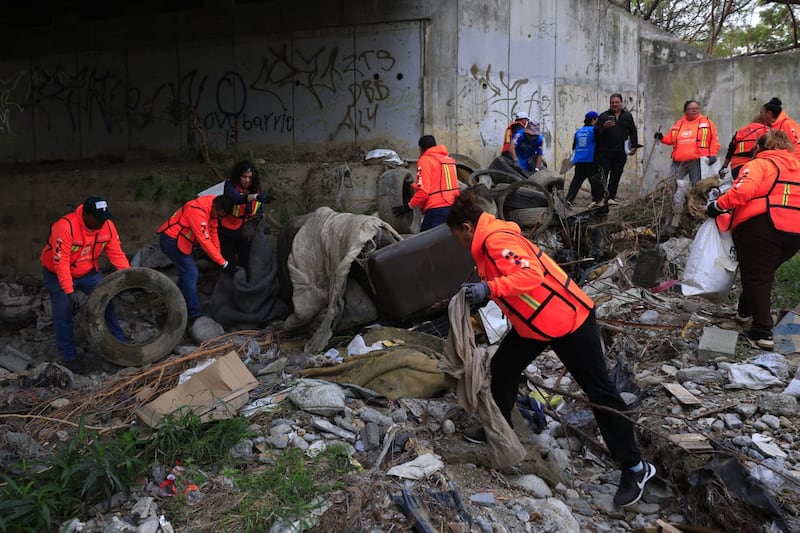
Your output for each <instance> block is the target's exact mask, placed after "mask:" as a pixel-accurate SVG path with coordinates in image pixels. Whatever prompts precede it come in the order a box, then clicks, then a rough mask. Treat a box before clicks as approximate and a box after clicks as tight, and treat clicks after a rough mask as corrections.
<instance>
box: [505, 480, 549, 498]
mask: <svg viewBox="0 0 800 533" xmlns="http://www.w3.org/2000/svg"><path fill="white" fill-rule="evenodd" d="M508 481H509V483H511V485H512V486H514V487H519V488H521V489H524V490H527V491H528V492H530V493H531V494H533V495H534V496H535V497H537V498H549V497H551V496H552V495H553V491H552V490H550V487H548V486H547V483H545V481H544V480H543V479H542V478H540V477H539V476H534V475H533V474H527V475H524V476H517V477H512V478H509V480H508Z"/></svg>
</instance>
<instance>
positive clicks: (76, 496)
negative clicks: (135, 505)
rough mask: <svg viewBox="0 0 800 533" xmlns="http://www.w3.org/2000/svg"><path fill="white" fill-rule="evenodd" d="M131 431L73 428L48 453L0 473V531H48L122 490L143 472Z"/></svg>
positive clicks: (137, 444) (134, 435) (137, 440)
mask: <svg viewBox="0 0 800 533" xmlns="http://www.w3.org/2000/svg"><path fill="white" fill-rule="evenodd" d="M139 442H140V441H139V439H138V438H137V436H136V434H135V432H134V431H133V430H128V431H125V432H122V433H117V434H116V435H114V437H113V438H111V439H108V438H107V439H102V438H101V437H100V436H99V435H98V434H96V433H94V432H90V431H87V430H86V429H85V428H84V427H83V423H81V425H80V426H79V428H78V431H77V433H76V434H75V435H73V436H72V437H71V438H70V439H69V440H68V441H67V442H66V443H64V445H63V446H61V447H60V448H58V449H56V451H55V453H54V455H52V456H50V457H43V458H39V459H36V460H32V461H25V460H23V461H22V462H20V463H18V464H15V465H11V466H10V467H8V468H7V469H6V470H4V471H3V472H0V531H53V530H55V529H56V528H57V526H58V524H60V523H61V522H63V521H64V520H65V519H67V518H70V517H72V516H75V515H77V514H80V513H83V512H85V511H86V509H87V508H88V506H90V505H92V504H94V503H96V502H98V501H101V500H103V499H107V498H109V497H111V495H113V494H114V493H116V492H119V491H124V490H127V488H128V486H129V485H130V483H131V482H132V480H133V479H135V477H136V476H137V475H138V473H139V472H141V471H142V470H143V467H144V465H143V463H142V462H141V460H140V459H138V458H137V449H138V446H139Z"/></svg>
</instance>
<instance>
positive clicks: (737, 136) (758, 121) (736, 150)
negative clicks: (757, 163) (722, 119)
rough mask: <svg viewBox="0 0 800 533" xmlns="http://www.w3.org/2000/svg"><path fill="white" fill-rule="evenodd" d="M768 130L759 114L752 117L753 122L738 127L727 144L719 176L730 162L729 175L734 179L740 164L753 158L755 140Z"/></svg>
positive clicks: (722, 174)
mask: <svg viewBox="0 0 800 533" xmlns="http://www.w3.org/2000/svg"><path fill="white" fill-rule="evenodd" d="M768 131H769V126H767V125H766V124H765V123H764V122H763V119H762V118H761V115H760V114H759V115H758V116H757V117H756V118H755V119H753V122H751V123H750V124H748V125H746V126H744V127H742V128H739V129H738V130H737V131H736V133H734V134H733V138H731V142H730V144H728V152H727V153H726V154H725V162H724V163H722V169H721V170H720V171H719V174H720V176H719V177H720V178H722V177H723V176H724V170H725V167H727V166H728V164H730V169H731V177H733V179H736V177H737V176H738V175H739V170H741V168H742V165H744V164H745V163H747V162H748V161H750V160H751V159H753V154H755V152H756V141H758V139H759V137H761V136H762V135H764V134H765V133H766V132H768Z"/></svg>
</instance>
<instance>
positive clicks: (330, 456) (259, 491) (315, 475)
mask: <svg viewBox="0 0 800 533" xmlns="http://www.w3.org/2000/svg"><path fill="white" fill-rule="evenodd" d="M348 468H350V466H349V461H348V455H347V448H346V447H345V446H342V445H339V446H331V447H330V448H328V449H326V450H325V451H324V452H322V453H321V454H320V455H318V456H316V457H314V458H308V457H307V456H306V455H305V452H303V451H302V450H300V449H299V448H289V449H286V450H285V451H284V452H283V453H282V454H281V455H280V456H279V457H278V459H277V461H276V462H275V465H274V466H271V467H269V468H267V469H266V470H264V471H262V472H259V473H253V474H250V475H247V476H242V477H241V480H240V485H241V487H240V488H241V490H242V491H243V493H245V497H244V498H243V499H242V500H241V501H240V502H239V504H238V505H237V507H236V508H235V509H233V510H232V512H231V513H228V516H227V517H226V518H223V521H222V522H221V523H220V524H219V525H220V528H221V529H222V530H225V531H233V530H235V531H244V532H260V531H268V530H269V529H270V527H271V526H272V524H273V523H274V522H275V521H276V520H279V519H283V520H286V521H291V520H297V519H303V518H305V517H308V515H309V513H310V512H311V511H313V510H314V509H316V508H318V507H319V503H317V502H319V501H320V497H324V495H325V494H327V493H328V492H330V491H332V490H335V489H337V488H340V486H341V482H339V481H336V480H339V479H341V478H342V476H341V474H342V473H344V472H345V471H346V470H347V469H348ZM231 517H235V518H231ZM234 522H236V523H234Z"/></svg>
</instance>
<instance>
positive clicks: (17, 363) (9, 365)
mask: <svg viewBox="0 0 800 533" xmlns="http://www.w3.org/2000/svg"><path fill="white" fill-rule="evenodd" d="M30 364H31V356H30V355H28V354H26V353H25V352H22V351H20V350H17V349H16V348H14V347H13V346H6V349H5V353H4V354H2V355H0V366H2V367H3V368H6V369H8V370H10V371H12V372H17V373H19V372H22V371H23V370H25V369H26V368H28V365H30Z"/></svg>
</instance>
